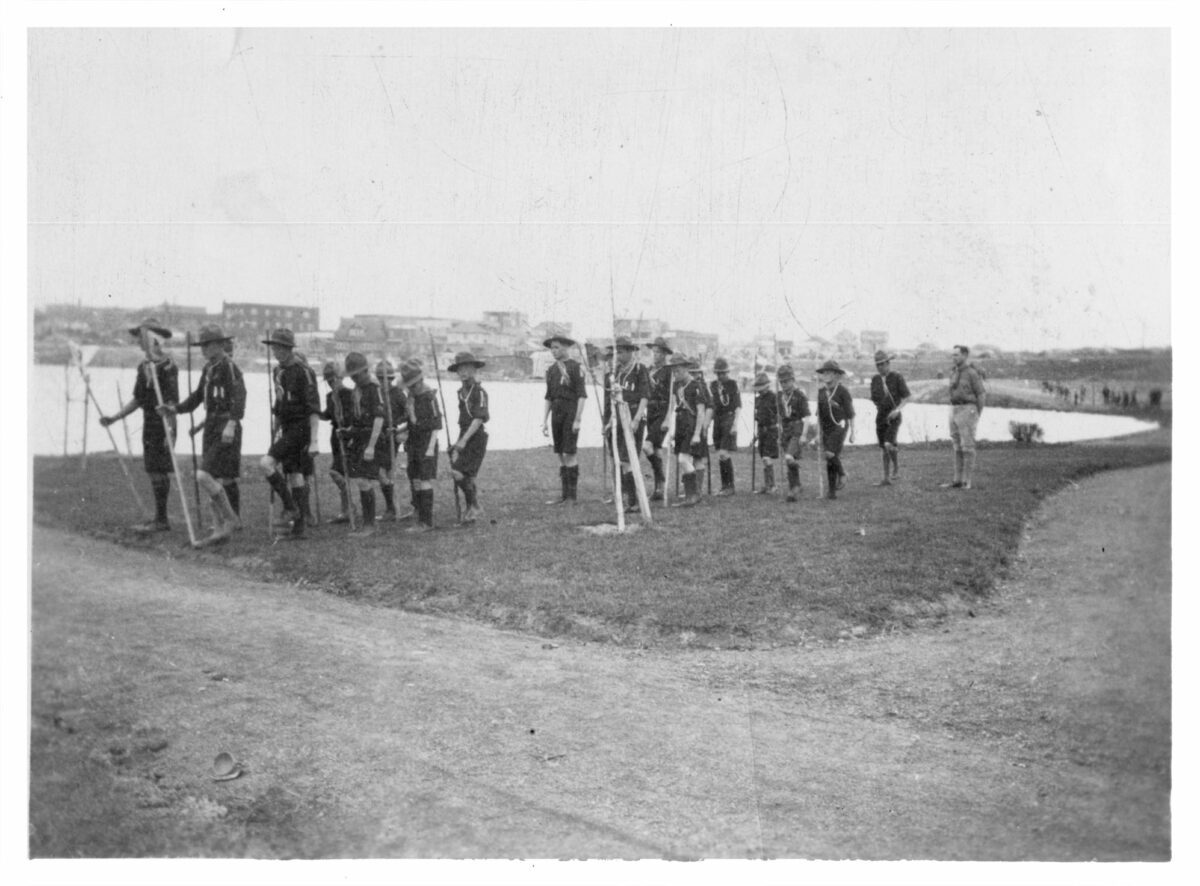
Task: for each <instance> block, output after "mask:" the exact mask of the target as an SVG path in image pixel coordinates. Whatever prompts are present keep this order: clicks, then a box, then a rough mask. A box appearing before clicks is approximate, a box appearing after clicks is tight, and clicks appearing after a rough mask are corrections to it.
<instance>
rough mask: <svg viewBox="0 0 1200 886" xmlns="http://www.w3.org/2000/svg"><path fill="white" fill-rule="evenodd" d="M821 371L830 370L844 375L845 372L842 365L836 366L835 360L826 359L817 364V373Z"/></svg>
mask: <svg viewBox="0 0 1200 886" xmlns="http://www.w3.org/2000/svg"><path fill="white" fill-rule="evenodd" d="M822 372H832V373H834V374H836V375H845V374H846V370H844V369H842V367H840V366H838V365H837V361H836V360H826V361H825V362H824V363H822V364H821V365H820V366H818V367H817V373H818V374H820V373H822Z"/></svg>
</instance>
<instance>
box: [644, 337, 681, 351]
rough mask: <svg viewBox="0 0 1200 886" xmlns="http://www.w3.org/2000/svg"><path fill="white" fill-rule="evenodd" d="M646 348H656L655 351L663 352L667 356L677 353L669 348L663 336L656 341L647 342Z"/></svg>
mask: <svg viewBox="0 0 1200 886" xmlns="http://www.w3.org/2000/svg"><path fill="white" fill-rule="evenodd" d="M646 347H648V348H654V349H655V350H658V351H663V352H664V353H667V354H674V353H675V352H674V351H672V350H671V349H670V348H669V347H667V340H666V339H665V338H663V337H662V336H661V335H660V336H659V337H658V338H656V339H654V341H652V342H647V343H646Z"/></svg>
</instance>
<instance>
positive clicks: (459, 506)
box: [429, 332, 462, 523]
mask: <svg viewBox="0 0 1200 886" xmlns="http://www.w3.org/2000/svg"><path fill="white" fill-rule="evenodd" d="M429 352H430V353H431V354H433V374H434V377H435V378H437V383H438V397H440V398H441V401H442V415H443V416H444V417H443V419H442V421H443V422H444V423H445V425H446V446H447V449H446V457H447V458H452V457H451V455H450V450H451V449H453V448H454V441H453V440H451V439H450V417H449V416H448V415H447V414H446V395H445V394H443V393H442V373H441V371H440V370H439V369H438V359H437V346H436V345H435V344H434V343H433V333H432V332H431V333H429ZM453 463H454V462H453V460H452V461H451V464H453ZM451 481H452V482H451V485H452V486H453V487H454V510H455V512H456V513H457V514H458V522H459V523H461V522H462V502H461V501H459V498H458V484H457V483H454V482H453V477H452V478H451Z"/></svg>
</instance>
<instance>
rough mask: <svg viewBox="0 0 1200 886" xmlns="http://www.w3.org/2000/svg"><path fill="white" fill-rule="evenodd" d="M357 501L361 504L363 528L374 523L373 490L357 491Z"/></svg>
mask: <svg viewBox="0 0 1200 886" xmlns="http://www.w3.org/2000/svg"><path fill="white" fill-rule="evenodd" d="M358 500H359V502H360V503H361V504H362V516H363V527H364V528H366V527H368V526H371V525H373V524H374V523H375V490H374V489H360V490H358Z"/></svg>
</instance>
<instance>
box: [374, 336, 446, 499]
mask: <svg viewBox="0 0 1200 886" xmlns="http://www.w3.org/2000/svg"><path fill="white" fill-rule="evenodd" d="M380 354H381V355H382V357H381V362H382V363H383V364H384V367H385V368H384V370H383V390H382V394H383V419H384V421H385V422H387V446H388V462H389V463H390V464H391V467H390V468H388V470H389V471H391V474H392V495H393V496H395V494H396V431H395V422H394V421H393V419H392V380H391V379H390V378H388V371H387V369H386V367H387V366H388V365H390V363H389V361H388V358H387V354H386V353H385V352H384V350H383V349H382V348H381V349H380ZM392 371H393V372H395V369H394V368H393V370H392ZM443 411H445V408H444V407H443ZM368 442H370V441H368ZM380 485H382V482H381V483H380ZM411 488H412V486H411V482H410V485H409V489H410V491H411ZM392 500H393V501H395V498H393V499H392Z"/></svg>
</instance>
